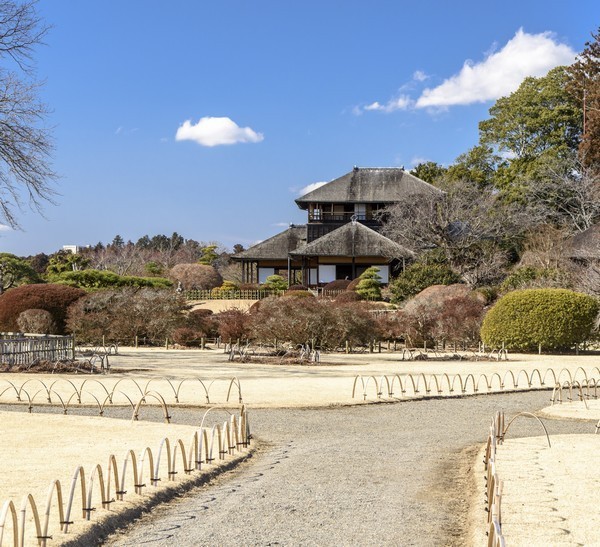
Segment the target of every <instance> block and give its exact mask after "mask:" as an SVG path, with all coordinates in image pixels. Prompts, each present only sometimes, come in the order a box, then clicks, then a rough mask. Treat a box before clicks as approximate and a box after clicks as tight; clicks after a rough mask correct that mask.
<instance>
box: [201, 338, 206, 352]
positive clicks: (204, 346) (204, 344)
mask: <svg viewBox="0 0 600 547" xmlns="http://www.w3.org/2000/svg"><path fill="white" fill-rule="evenodd" d="M200 349H206V338H204V336H203V337H202V338H200Z"/></svg>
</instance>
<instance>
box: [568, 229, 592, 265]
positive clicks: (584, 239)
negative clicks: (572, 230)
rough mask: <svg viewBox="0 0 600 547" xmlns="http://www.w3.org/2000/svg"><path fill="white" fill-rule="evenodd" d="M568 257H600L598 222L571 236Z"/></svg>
mask: <svg viewBox="0 0 600 547" xmlns="http://www.w3.org/2000/svg"><path fill="white" fill-rule="evenodd" d="M569 257H570V258H580V259H590V258H591V259H599V258H600V224H594V225H593V226H590V227H589V228H588V229H587V230H585V231H583V232H580V233H578V234H577V235H575V236H573V237H572V238H571V241H570V249H569Z"/></svg>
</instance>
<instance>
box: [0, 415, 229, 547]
mask: <svg viewBox="0 0 600 547" xmlns="http://www.w3.org/2000/svg"><path fill="white" fill-rule="evenodd" d="M0 423H1V424H2V426H1V438H2V442H1V443H0V460H1V461H2V462H3V465H2V467H1V469H0V503H4V501H5V500H8V499H12V500H13V503H15V506H16V508H17V511H18V510H19V509H20V504H21V500H22V498H23V496H25V495H26V494H32V495H33V497H34V499H35V501H36V504H37V507H38V510H39V511H40V513H41V514H42V515H43V513H44V510H45V507H46V498H47V495H48V490H49V486H50V484H51V482H52V481H54V480H56V479H58V480H59V481H60V483H61V488H62V495H63V499H64V502H65V507H66V504H67V498H68V494H69V491H70V487H71V482H72V477H73V475H74V472H75V470H76V468H77V467H78V466H82V467H83V469H84V472H85V475H86V482H87V484H88V485H89V481H90V476H91V473H92V470H93V469H94V467H95V466H96V464H101V466H102V468H103V469H104V473H105V475H104V479H105V480H108V478H109V477H107V476H106V472H107V468H108V466H107V464H108V461H109V456H110V455H111V454H114V455H115V457H116V461H117V469H118V472H119V475H121V471H122V465H123V462H124V460H125V458H126V456H127V452H128V450H133V451H134V453H135V454H136V456H138V457H139V455H141V454H142V452H143V451H144V450H145V448H146V447H150V449H151V450H152V452H153V454H154V457H155V458H156V457H157V456H158V452H159V450H158V449H159V446H160V443H161V441H162V439H163V438H165V437H168V438H169V440H170V442H171V443H172V445H173V444H174V443H175V442H176V441H177V440H178V439H181V440H182V441H183V442H184V445H185V447H186V450H187V449H188V447H189V446H191V444H192V443H191V438H192V436H193V434H194V432H195V431H196V430H197V428H196V427H192V426H189V425H175V424H161V423H153V422H139V421H128V420H117V419H110V418H100V417H85V416H64V415H49V414H27V413H23V412H2V411H0ZM179 457H180V456H179ZM232 459H233V457H229V458H228V460H225V461H230V460H232ZM154 463H155V465H156V460H155V462H154ZM219 463H220V462H219V461H218V460H217V461H216V462H215V463H214V464H213V465H210V466H208V467H207V469H213V468H215V467H216V466H217V465H218V464H219ZM221 463H222V462H221ZM177 465H178V467H177V468H178V470H179V471H178V474H177V475H176V476H175V477H173V478H174V480H173V481H168V476H169V475H168V468H167V456H166V453H165V452H163V455H162V458H161V463H160V467H159V476H161V477H163V478H162V479H161V482H160V483H158V485H157V486H152V485H151V482H150V475H149V467H148V464H146V466H145V468H144V473H145V476H144V478H143V482H144V483H146V485H147V486H146V488H144V491H145V492H144V493H143V495H138V494H136V493H135V492H134V490H135V488H134V480H133V474H132V467H131V464H130V465H129V474H128V478H127V480H126V483H125V489H126V490H127V494H126V495H125V499H124V500H123V501H118V502H115V503H113V504H111V507H110V511H103V510H102V509H101V508H102V503H101V501H102V500H101V497H100V491H99V486H98V478H97V477H96V479H95V485H94V492H93V498H92V505H93V506H94V507H96V508H97V509H96V511H94V514H93V516H92V519H91V520H92V522H96V521H98V519H102V518H106V517H108V516H109V513H110V514H115V513H116V512H119V511H123V510H125V509H128V508H130V507H133V506H135V505H137V504H139V503H142V502H143V501H144V499H145V498H148V496H150V495H152V494H155V493H156V491H157V490H160V489H162V488H166V487H168V486H175V485H181V484H182V482H185V481H187V480H195V479H197V477H198V475H200V472H194V473H193V474H191V475H186V474H184V470H183V465H182V462H181V461H178V462H177ZM111 478H112V477H111ZM78 488H79V487H78ZM115 490H116V488H114V486H113V485H111V498H110V499H114V498H115ZM80 492H81V491H80V490H79V489H78V490H77V491H76V495H75V497H74V504H73V510H72V513H71V517H70V519H69V520H72V521H74V524H73V525H72V526H71V528H70V529H69V535H68V536H64V535H63V534H62V533H61V532H60V530H59V526H58V523H59V520H60V519H59V518H58V510H57V509H56V501H54V502H53V503H54V505H53V509H52V512H51V518H50V528H49V535H53V536H54V538H56V539H57V540H66V539H69V538H71V539H72V538H73V537H75V536H77V535H78V534H80V533H82V532H84V531H85V530H86V528H87V527H88V526H89V523H86V522H85V521H84V520H83V519H82V502H81V493H80ZM28 512H29V514H30V515H31V511H30V510H28ZM42 521H43V518H42ZM7 523H10V518H9V519H7ZM25 529H26V537H27V538H28V540H27V541H26V544H27V545H33V544H34V543H35V540H34V536H35V534H34V532H35V527H34V525H33V520H31V518H30V520H29V522H28V524H27V525H26V527H25ZM5 534H6V535H5V540H7V541H10V540H11V538H12V526H10V527H9V529H8V530H6V531H5ZM52 544H56V542H52Z"/></svg>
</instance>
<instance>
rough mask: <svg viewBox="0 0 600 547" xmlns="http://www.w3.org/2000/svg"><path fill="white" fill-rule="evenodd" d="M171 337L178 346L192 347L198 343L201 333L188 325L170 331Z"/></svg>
mask: <svg viewBox="0 0 600 547" xmlns="http://www.w3.org/2000/svg"><path fill="white" fill-rule="evenodd" d="M171 337H172V338H173V341H174V342H175V343H176V344H179V345H180V346H188V347H192V346H199V345H200V339H201V338H202V333H201V332H198V331H196V330H194V329H190V328H189V327H179V328H178V329H175V330H174V331H173V332H172V334H171Z"/></svg>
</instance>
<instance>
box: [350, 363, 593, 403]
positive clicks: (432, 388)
mask: <svg viewBox="0 0 600 547" xmlns="http://www.w3.org/2000/svg"><path fill="white" fill-rule="evenodd" d="M551 387H554V392H553V395H552V402H553V404H554V400H555V399H556V398H558V400H560V402H562V390H563V389H568V392H569V398H572V394H573V389H574V387H577V388H578V389H579V393H580V398H581V400H584V398H585V397H587V398H588V399H589V398H590V397H593V398H594V399H596V398H597V391H598V389H599V388H600V368H598V367H594V368H593V369H592V370H591V371H590V373H588V372H586V371H585V369H583V368H582V367H579V368H577V369H576V370H575V372H571V371H570V370H569V369H567V368H563V369H561V370H560V371H558V372H557V371H556V370H554V369H552V368H548V369H546V370H545V372H543V373H542V372H541V371H540V369H537V368H535V369H533V370H531V371H529V372H528V371H526V370H523V369H521V370H519V371H513V370H508V371H506V372H505V373H504V374H500V373H498V372H493V373H490V374H483V373H481V374H478V375H474V374H464V375H461V374H452V375H449V374H446V373H444V374H425V373H418V374H409V373H407V374H394V375H383V376H379V377H377V376H362V375H357V376H355V377H354V383H353V385H352V398H353V399H354V398H356V397H357V396H361V395H362V399H363V401H366V400H368V399H375V400H382V399H385V398H387V399H398V398H400V397H448V396H452V395H477V394H479V393H500V392H503V391H516V390H518V389H523V390H526V389H550V388H551ZM592 389H593V395H592V391H591V390H592Z"/></svg>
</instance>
